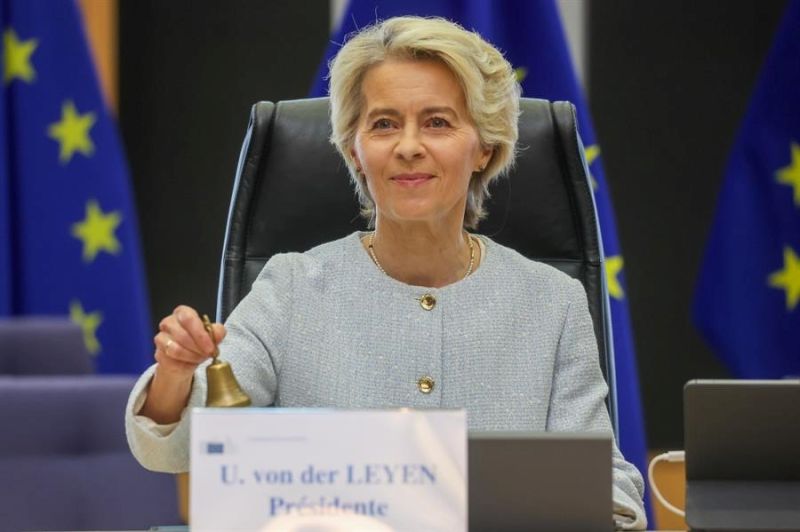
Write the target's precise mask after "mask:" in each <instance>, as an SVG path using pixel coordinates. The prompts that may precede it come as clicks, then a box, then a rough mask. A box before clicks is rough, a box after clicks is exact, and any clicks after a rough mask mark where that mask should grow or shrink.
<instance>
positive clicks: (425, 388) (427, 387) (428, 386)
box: [417, 375, 436, 393]
mask: <svg viewBox="0 0 800 532" xmlns="http://www.w3.org/2000/svg"><path fill="white" fill-rule="evenodd" d="M435 384H436V383H435V382H434V381H433V379H432V378H430V377H428V376H427V375H426V376H425V377H420V379H419V380H418V381H417V388H419V391H421V392H422V393H431V392H432V391H433V386H434V385H435Z"/></svg>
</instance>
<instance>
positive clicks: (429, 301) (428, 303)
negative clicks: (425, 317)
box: [419, 294, 436, 310]
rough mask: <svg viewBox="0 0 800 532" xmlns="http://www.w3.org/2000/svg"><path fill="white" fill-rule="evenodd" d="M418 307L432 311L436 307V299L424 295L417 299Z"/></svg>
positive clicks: (429, 295)
mask: <svg viewBox="0 0 800 532" xmlns="http://www.w3.org/2000/svg"><path fill="white" fill-rule="evenodd" d="M419 305H420V306H421V307H422V308H424V309H425V310H433V307H435V306H436V298H435V297H433V296H432V295H431V294H425V295H424V296H422V297H421V298H419Z"/></svg>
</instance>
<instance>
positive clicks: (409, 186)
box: [352, 60, 491, 227]
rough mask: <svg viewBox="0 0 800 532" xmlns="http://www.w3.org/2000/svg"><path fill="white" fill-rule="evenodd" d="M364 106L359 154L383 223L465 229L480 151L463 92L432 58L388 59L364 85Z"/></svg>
mask: <svg viewBox="0 0 800 532" xmlns="http://www.w3.org/2000/svg"><path fill="white" fill-rule="evenodd" d="M361 91H362V94H363V96H364V107H363V109H362V110H361V116H360V118H359V125H358V131H357V133H356V138H355V144H354V147H353V150H352V155H353V157H354V159H355V161H356V164H357V165H358V166H359V167H360V168H361V169H362V172H363V173H364V174H365V175H366V179H367V187H368V188H369V191H370V194H371V195H372V198H373V199H374V201H375V208H376V214H377V217H378V223H380V221H381V219H391V220H394V221H398V222H403V221H422V222H442V221H444V222H452V223H456V222H457V223H458V226H459V227H460V225H461V223H462V222H463V218H464V209H465V207H466V201H467V189H468V186H469V181H470V176H471V175H472V173H473V172H475V171H477V170H479V169H480V168H482V167H484V166H485V165H486V163H487V162H488V161H489V158H490V156H491V149H485V148H482V147H481V143H480V139H479V137H478V131H477V129H476V128H475V126H474V125H473V123H472V120H471V119H470V117H469V114H468V113H467V109H466V103H465V99H464V94H463V92H462V90H461V87H460V85H459V84H458V81H457V80H456V78H455V76H454V75H453V74H452V73H451V72H450V70H449V69H448V68H447V67H446V66H445V65H443V64H442V63H440V62H438V61H433V60H389V61H385V62H383V63H381V64H379V65H376V66H374V67H372V68H371V69H370V70H368V71H367V73H366V75H365V76H364V81H363V82H362V84H361Z"/></svg>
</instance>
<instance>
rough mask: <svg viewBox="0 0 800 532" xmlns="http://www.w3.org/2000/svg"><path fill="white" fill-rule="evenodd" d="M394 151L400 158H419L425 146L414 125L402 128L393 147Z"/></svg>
mask: <svg viewBox="0 0 800 532" xmlns="http://www.w3.org/2000/svg"><path fill="white" fill-rule="evenodd" d="M395 153H396V154H397V155H398V156H399V157H400V158H402V159H406V160H409V161H410V160H413V159H419V158H420V157H422V156H423V154H424V153H425V147H424V146H423V144H422V139H421V138H420V131H419V129H418V128H417V127H416V126H413V127H412V126H406V127H405V128H403V131H402V134H401V135H400V139H399V140H398V142H397V146H396V147H395Z"/></svg>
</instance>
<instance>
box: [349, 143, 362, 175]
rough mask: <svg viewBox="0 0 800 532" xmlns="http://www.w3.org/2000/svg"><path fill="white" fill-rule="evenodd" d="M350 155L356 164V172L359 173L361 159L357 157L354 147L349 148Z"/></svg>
mask: <svg viewBox="0 0 800 532" xmlns="http://www.w3.org/2000/svg"><path fill="white" fill-rule="evenodd" d="M350 157H352V158H353V164H354V165H356V172H358V173H359V174H360V173H361V172H362V170H361V168H362V166H361V161H360V160H359V159H358V154H357V153H356V149H355V148H350Z"/></svg>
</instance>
